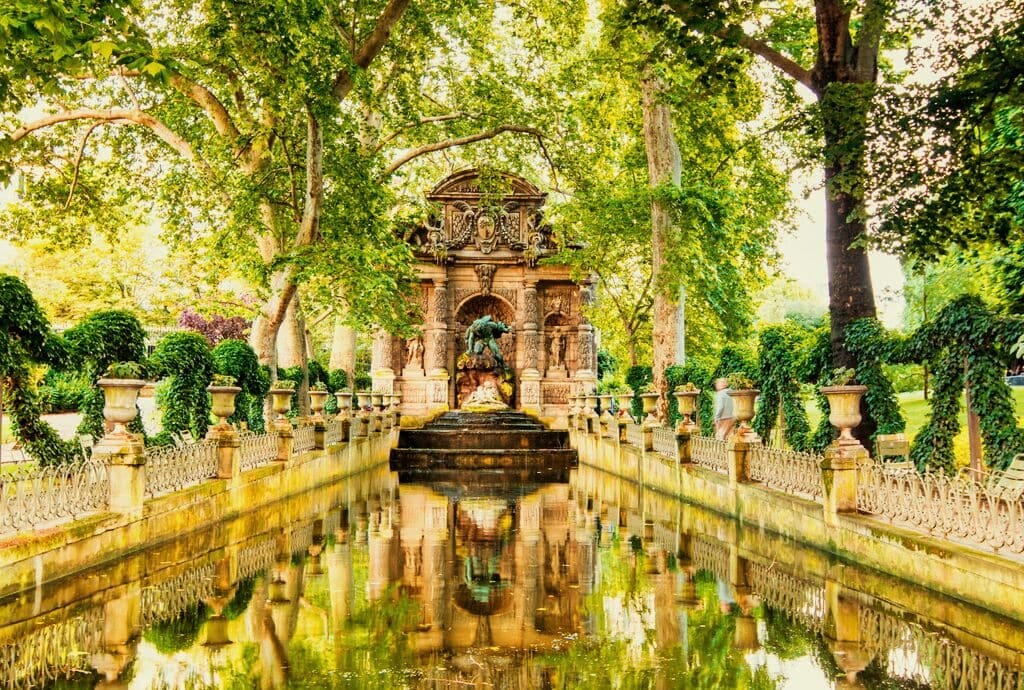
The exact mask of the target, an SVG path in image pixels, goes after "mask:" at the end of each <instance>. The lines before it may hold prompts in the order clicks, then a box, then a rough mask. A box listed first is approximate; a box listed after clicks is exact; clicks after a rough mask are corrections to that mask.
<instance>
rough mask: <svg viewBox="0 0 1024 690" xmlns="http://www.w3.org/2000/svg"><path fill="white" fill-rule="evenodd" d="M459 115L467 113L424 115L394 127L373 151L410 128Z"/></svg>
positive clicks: (452, 118)
mask: <svg viewBox="0 0 1024 690" xmlns="http://www.w3.org/2000/svg"><path fill="white" fill-rule="evenodd" d="M461 117H467V113H463V112H458V113H448V114H446V115H434V116H433V117H424V118H420V119H419V120H416V122H409V123H407V124H404V125H402V126H401V127H399V128H398V129H396V130H395V131H394V132H392V133H391V134H389V135H387V136H386V137H384V138H383V139H382V140H381V141H380V143H379V144H377V146H376V147H375V148H374V152H378V151H380V150H381V149H382V148H384V147H385V146H386V145H388V144H389V143H391V142H392V141H394V140H395V139H397V138H398V137H400V136H401V135H402V133H403V132H408V131H409V130H410V129H415V128H417V127H419V126H420V125H429V124H433V123H435V122H449V121H451V120H458V119H459V118H461Z"/></svg>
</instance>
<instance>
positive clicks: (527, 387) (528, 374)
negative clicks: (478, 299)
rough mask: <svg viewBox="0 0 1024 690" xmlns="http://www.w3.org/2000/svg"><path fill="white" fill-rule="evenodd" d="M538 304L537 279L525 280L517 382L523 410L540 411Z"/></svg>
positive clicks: (538, 412)
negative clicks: (520, 365)
mask: <svg viewBox="0 0 1024 690" xmlns="http://www.w3.org/2000/svg"><path fill="white" fill-rule="evenodd" d="M539 328H540V305H539V304H538V302H537V281H535V280H527V281H526V287H525V288H524V290H523V352H524V353H525V355H526V356H525V358H524V366H523V373H522V375H521V376H520V379H521V380H520V383H519V403H520V406H521V407H522V408H523V409H524V410H528V411H531V412H536V413H537V414H540V411H541V397H540V370H539V369H538V366H537V364H538V361H539V357H540V354H539V350H540V334H539V333H538V330H539Z"/></svg>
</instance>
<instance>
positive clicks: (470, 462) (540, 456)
mask: <svg viewBox="0 0 1024 690" xmlns="http://www.w3.org/2000/svg"><path fill="white" fill-rule="evenodd" d="M576 464H577V456H576V451H575V450H572V449H571V448H569V433H568V432H567V431H555V430H551V429H548V428H547V427H545V426H544V425H543V424H541V423H540V422H538V421H536V420H535V419H533V418H532V417H530V416H529V415H526V414H524V413H522V412H517V411H515V410H502V411H498V412H461V411H454V412H446V413H445V414H443V415H441V416H440V417H438V418H437V419H435V420H434V421H432V422H430V423H428V424H427V425H425V426H424V427H423V428H421V429H403V430H402V431H401V433H399V436H398V444H397V447H396V448H393V449H392V450H391V469H392V470H396V471H397V472H398V473H399V478H400V479H401V478H402V477H406V478H413V477H425V476H430V477H436V476H439V475H441V474H447V475H450V476H451V477H452V478H453V479H455V480H459V481H477V480H484V479H485V478H486V479H487V480H495V479H500V478H501V477H504V479H505V480H508V481H561V480H562V479H561V478H562V477H565V476H567V473H568V470H569V468H572V467H576ZM467 472H468V474H467Z"/></svg>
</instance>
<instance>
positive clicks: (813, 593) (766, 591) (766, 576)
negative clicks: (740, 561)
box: [747, 561, 826, 633]
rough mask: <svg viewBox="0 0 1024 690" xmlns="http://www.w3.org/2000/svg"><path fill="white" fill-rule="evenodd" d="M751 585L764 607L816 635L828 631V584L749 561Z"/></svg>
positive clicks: (748, 579) (748, 582) (749, 582)
mask: <svg viewBox="0 0 1024 690" xmlns="http://www.w3.org/2000/svg"><path fill="white" fill-rule="evenodd" d="M747 584H748V585H750V587H751V588H752V589H753V590H754V592H755V593H756V594H757V596H758V597H759V598H760V599H761V601H763V602H764V603H766V604H768V605H769V606H771V607H772V608H775V609H778V610H779V611H781V612H782V613H784V614H785V615H786V616H787V617H789V618H790V619H792V620H795V621H797V622H798V623H800V624H802V625H805V626H806V627H808V628H810V629H811V630H814V631H815V632H819V633H820V632H822V631H823V630H824V628H825V616H826V608H825V584H824V583H823V582H821V583H815V582H811V581H810V580H805V579H803V578H801V577H797V576H796V575H791V574H790V573H786V572H783V571H782V570H781V569H780V568H778V567H775V566H774V564H773V565H765V564H763V563H757V562H755V561H747Z"/></svg>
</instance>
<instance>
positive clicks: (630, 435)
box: [626, 424, 644, 448]
mask: <svg viewBox="0 0 1024 690" xmlns="http://www.w3.org/2000/svg"><path fill="white" fill-rule="evenodd" d="M626 443H628V444H630V445H631V446H636V447H637V448H643V447H644V428H643V427H642V426H640V425H639V424H627V425H626Z"/></svg>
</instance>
